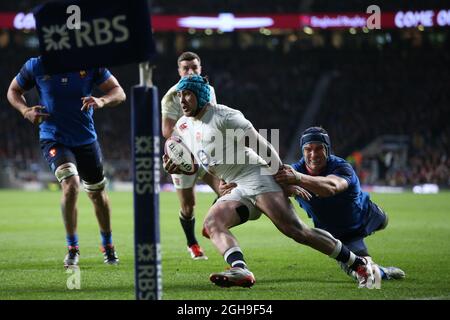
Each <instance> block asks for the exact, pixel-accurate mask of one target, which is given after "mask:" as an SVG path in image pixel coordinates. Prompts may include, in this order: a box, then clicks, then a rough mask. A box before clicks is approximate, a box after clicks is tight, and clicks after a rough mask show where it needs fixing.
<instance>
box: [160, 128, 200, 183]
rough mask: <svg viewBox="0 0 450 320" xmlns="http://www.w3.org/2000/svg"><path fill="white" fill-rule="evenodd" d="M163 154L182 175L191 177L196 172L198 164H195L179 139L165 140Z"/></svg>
mask: <svg viewBox="0 0 450 320" xmlns="http://www.w3.org/2000/svg"><path fill="white" fill-rule="evenodd" d="M164 153H165V154H167V155H168V156H169V158H170V159H171V160H172V162H173V163H175V164H176V165H177V166H178V168H179V169H180V171H181V172H183V174H187V175H191V174H194V173H196V172H197V170H198V164H196V163H195V160H194V155H193V154H192V153H191V151H190V150H189V148H188V147H187V146H186V145H185V144H184V142H183V140H182V139H181V138H180V137H177V136H172V137H170V138H169V139H167V140H166V143H165V145H164Z"/></svg>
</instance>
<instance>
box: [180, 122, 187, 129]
mask: <svg viewBox="0 0 450 320" xmlns="http://www.w3.org/2000/svg"><path fill="white" fill-rule="evenodd" d="M187 128H188V126H187V123H186V122H183V123H182V124H181V125H180V131H184V130H186V129H187Z"/></svg>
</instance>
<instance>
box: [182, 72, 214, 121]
mask: <svg viewBox="0 0 450 320" xmlns="http://www.w3.org/2000/svg"><path fill="white" fill-rule="evenodd" d="M176 90H177V93H178V97H179V98H180V103H181V108H182V109H183V113H184V115H185V116H187V117H195V116H196V115H197V114H198V113H199V112H200V111H201V110H202V109H203V108H204V107H205V106H206V105H207V104H208V103H209V101H210V99H211V89H210V88H209V84H208V79H207V78H204V77H201V76H199V75H191V76H186V77H183V78H181V80H180V81H179V82H178V84H177V87H176Z"/></svg>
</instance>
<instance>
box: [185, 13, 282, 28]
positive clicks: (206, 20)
mask: <svg viewBox="0 0 450 320" xmlns="http://www.w3.org/2000/svg"><path fill="white" fill-rule="evenodd" d="M273 23H274V21H273V19H272V18H269V17H246V18H237V17H235V15H234V14H232V13H220V14H219V15H218V16H217V17H201V16H190V17H184V18H180V19H178V25H179V26H180V27H185V28H196V29H218V30H220V31H223V32H231V31H234V29H254V28H264V27H270V26H272V25H273Z"/></svg>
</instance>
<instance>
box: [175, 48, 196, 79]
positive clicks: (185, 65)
mask: <svg viewBox="0 0 450 320" xmlns="http://www.w3.org/2000/svg"><path fill="white" fill-rule="evenodd" d="M177 63H178V74H179V75H180V77H185V76H190V75H194V74H198V75H200V74H201V73H202V66H201V61H200V57H199V56H198V55H197V54H196V53H194V52H190V51H186V52H183V53H182V54H180V56H179V57H178V61H177Z"/></svg>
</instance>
